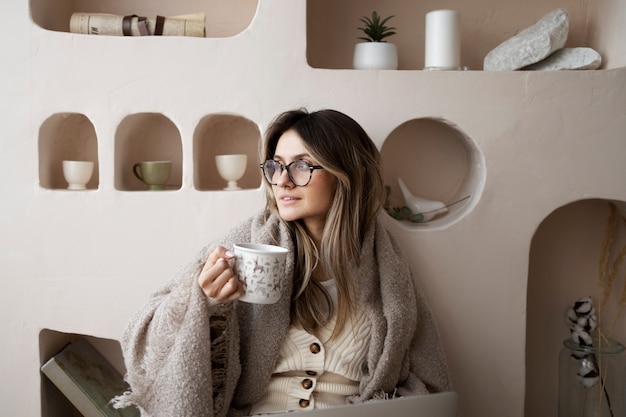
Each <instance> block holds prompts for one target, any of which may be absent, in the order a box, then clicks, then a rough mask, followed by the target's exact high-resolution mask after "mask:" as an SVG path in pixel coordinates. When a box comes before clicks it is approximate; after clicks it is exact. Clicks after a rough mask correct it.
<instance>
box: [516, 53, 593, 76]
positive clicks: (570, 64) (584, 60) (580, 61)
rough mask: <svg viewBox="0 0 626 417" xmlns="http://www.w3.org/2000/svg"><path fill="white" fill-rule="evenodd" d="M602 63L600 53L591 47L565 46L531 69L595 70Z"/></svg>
mask: <svg viewBox="0 0 626 417" xmlns="http://www.w3.org/2000/svg"><path fill="white" fill-rule="evenodd" d="M601 64H602V57H601V56H600V54H599V53H598V52H597V51H595V50H593V49H591V48H563V49H559V50H558V51H556V52H555V53H553V54H552V55H550V56H549V57H547V58H546V59H544V60H542V61H539V62H537V63H536V64H532V65H529V66H527V67H524V70H529V71H560V70H594V69H598V68H599V67H600V65H601Z"/></svg>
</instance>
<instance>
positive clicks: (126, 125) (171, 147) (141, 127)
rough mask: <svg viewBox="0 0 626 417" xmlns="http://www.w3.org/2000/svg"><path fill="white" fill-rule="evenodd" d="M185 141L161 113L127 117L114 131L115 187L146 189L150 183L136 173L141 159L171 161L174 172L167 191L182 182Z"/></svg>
mask: <svg viewBox="0 0 626 417" xmlns="http://www.w3.org/2000/svg"><path fill="white" fill-rule="evenodd" d="M182 159H183V157H182V141H181V135H180V132H179V130H178V128H177V127H176V126H175V125H174V123H173V122H172V121H171V120H170V119H168V118H167V117H166V116H164V115H163V114H160V113H136V114H132V115H129V116H126V117H125V118H124V120H122V122H121V123H120V125H119V126H118V128H117V131H116V133H115V188H116V189H117V190H121V191H146V190H147V189H148V186H147V185H146V184H144V183H143V182H141V181H140V180H139V179H138V178H136V177H135V175H134V174H133V165H134V164H135V163H137V162H141V161H171V162H172V172H171V175H170V178H169V180H168V182H167V184H166V186H165V189H166V190H174V189H180V187H181V184H182Z"/></svg>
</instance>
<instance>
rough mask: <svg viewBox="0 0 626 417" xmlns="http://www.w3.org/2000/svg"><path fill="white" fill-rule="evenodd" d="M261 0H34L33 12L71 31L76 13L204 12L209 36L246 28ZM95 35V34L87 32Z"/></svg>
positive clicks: (41, 22)
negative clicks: (71, 22) (71, 19)
mask: <svg viewBox="0 0 626 417" xmlns="http://www.w3.org/2000/svg"><path fill="white" fill-rule="evenodd" d="M258 2H259V0H229V1H223V0H184V1H167V0H152V1H125V0H104V1H100V0H53V1H50V0H30V15H31V18H32V20H33V22H34V23H35V24H36V25H38V26H39V27H41V28H43V29H47V30H52V31H56V32H69V30H70V29H69V28H70V18H71V16H72V13H75V12H86V13H111V14H116V15H120V16H127V15H135V14H136V15H139V16H145V17H156V16H157V15H160V16H178V15H184V14H191V13H196V12H204V14H205V16H206V23H205V29H206V37H207V38H224V37H231V36H235V35H237V34H239V33H241V32H243V31H244V30H245V29H246V28H247V27H248V26H250V24H251V23H252V20H253V19H254V16H255V14H256V10H257V6H258ZM86 36H94V35H86Z"/></svg>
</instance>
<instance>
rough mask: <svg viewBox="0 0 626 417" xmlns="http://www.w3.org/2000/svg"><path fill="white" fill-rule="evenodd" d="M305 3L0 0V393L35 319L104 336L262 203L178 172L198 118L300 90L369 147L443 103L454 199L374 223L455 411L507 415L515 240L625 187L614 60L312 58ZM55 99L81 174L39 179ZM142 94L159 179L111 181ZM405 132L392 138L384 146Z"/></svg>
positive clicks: (522, 287) (42, 325) (33, 353)
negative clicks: (174, 152)
mask: <svg viewBox="0 0 626 417" xmlns="http://www.w3.org/2000/svg"><path fill="white" fill-rule="evenodd" d="M542 7H543V6H542ZM306 9H307V6H306V2H305V1H304V0H297V1H294V0H271V1H269V0H261V1H260V3H259V9H258V11H257V14H256V17H255V18H254V20H253V22H252V25H251V26H250V27H249V28H248V29H247V30H245V31H243V32H242V33H240V34H238V35H237V36H234V37H229V38H222V39H179V38H163V39H123V38H104V37H97V38H94V37H88V36H78V35H70V34H67V33H63V32H56V31H48V30H45V29H42V28H41V27H39V26H37V25H35V24H34V23H33V22H32V21H31V19H30V17H29V12H28V5H27V4H25V2H22V1H18V0H10V1H6V2H4V3H3V5H2V6H0V10H2V13H0V39H2V41H1V42H2V50H3V60H2V66H1V67H0V71H1V73H0V75H1V76H0V93H1V94H0V96H1V97H2V100H0V110H1V111H2V115H3V116H2V118H1V120H2V127H3V129H2V136H1V137H0V141H1V143H2V147H1V149H2V154H0V155H1V156H0V158H1V160H0V181H2V186H3V187H2V189H3V192H4V197H3V198H2V199H1V201H2V202H1V203H0V208H1V210H2V211H1V214H2V215H1V216H0V231H1V233H0V268H1V274H0V279H1V280H2V287H3V291H2V302H1V303H0V313H1V314H2V317H3V319H4V320H3V321H2V323H1V324H0V332H1V334H2V344H3V353H4V355H3V357H2V359H0V372H1V373H2V374H3V375H9V376H10V379H7V380H5V382H3V383H2V386H1V388H2V389H0V404H2V406H3V413H6V415H16V416H18V415H19V416H37V415H40V409H41V404H40V376H39V372H38V368H39V365H40V363H41V360H42V358H41V351H42V350H47V349H50V346H47V347H46V346H44V347H41V346H39V336H40V332H41V330H42V329H51V330H54V331H57V332H65V333H78V334H87V335H92V336H96V337H101V338H106V339H114V340H115V339H118V338H119V336H120V332H121V330H122V328H123V326H124V324H125V322H126V320H127V318H128V316H129V315H130V314H132V313H133V312H134V311H135V310H136V309H137V308H138V307H139V306H140V305H141V304H142V303H143V302H144V301H145V299H146V297H147V296H148V294H149V293H150V292H151V291H152V290H154V289H155V288H156V287H157V286H158V285H159V284H161V283H163V282H165V281H166V280H167V279H168V278H169V277H170V276H171V275H172V274H173V273H174V272H175V270H176V269H177V268H178V267H179V266H180V265H181V264H182V263H183V262H186V261H187V260H188V259H190V257H191V256H192V255H193V254H194V253H195V251H196V250H197V249H199V248H200V247H201V246H202V245H203V244H204V242H206V241H207V240H208V239H210V238H212V237H213V236H215V235H216V234H218V233H220V232H222V231H224V230H225V229H226V228H228V227H229V225H231V224H232V223H234V222H236V221H238V220H240V219H243V218H245V217H246V216H248V215H250V214H251V213H253V212H255V211H256V210H257V208H258V207H260V206H261V205H262V200H263V192H262V189H256V188H252V189H248V190H244V191H241V192H235V193H224V192H218V191H200V190H197V189H196V188H195V187H194V185H193V181H194V154H193V149H194V142H193V138H194V132H195V130H196V128H197V126H198V125H199V124H200V123H201V121H202V120H203V119H204V118H205V117H206V116H207V115H211V114H215V113H230V114H235V115H241V116H242V117H244V118H246V119H248V120H251V121H253V122H255V123H256V124H258V127H259V129H260V130H261V131H263V130H264V129H265V127H266V126H267V124H268V123H269V121H270V120H271V118H272V117H273V116H274V115H275V114H277V113H278V112H280V111H283V110H285V109H288V108H293V107H297V106H301V105H305V106H307V107H309V108H311V109H317V108H321V107H334V108H337V109H339V110H342V111H345V112H347V113H348V114H350V115H352V116H353V117H355V118H356V119H357V120H359V121H360V122H361V123H362V124H363V126H364V127H365V128H366V130H367V131H368V132H369V133H370V134H371V135H372V137H373V138H374V140H375V141H376V143H377V144H378V145H379V146H380V147H381V148H383V145H384V144H385V140H386V138H387V137H388V136H389V135H390V134H391V132H393V131H394V129H396V128H397V127H398V126H400V125H402V124H403V123H405V122H407V121H411V120H414V119H423V118H433V119H438V120H446V121H449V122H450V123H453V124H454V125H455V126H456V127H457V128H458V129H459V130H460V131H461V132H462V133H463V134H464V135H466V137H467V138H469V139H470V140H471V141H473V142H474V143H475V144H476V146H477V148H478V149H479V150H480V152H481V154H482V156H483V157H484V170H485V178H484V183H483V184H482V188H481V189H478V190H477V191H475V193H474V196H473V198H474V200H473V203H472V206H471V210H468V211H467V212H465V213H464V215H462V216H458V217H457V218H456V220H455V221H454V222H450V223H446V222H445V221H444V222H441V223H439V225H438V227H424V228H420V229H419V230H414V229H411V228H407V227H406V226H405V225H402V224H399V223H397V222H395V221H392V220H390V219H386V223H387V224H388V226H389V228H390V230H391V231H392V232H393V233H394V234H395V235H396V236H397V237H398V239H399V240H400V241H401V243H402V245H403V247H404V248H405V250H406V252H407V253H408V254H409V255H410V260H411V264H412V267H413V268H414V270H415V271H416V273H417V275H418V277H419V282H420V284H421V286H422V287H423V289H424V291H425V293H426V296H427V297H428V300H429V301H430V303H431V305H432V308H433V310H434V312H435V315H436V318H437V320H438V322H439V324H440V327H441V334H442V338H443V343H444V347H445V350H446V353H447V355H448V357H449V361H450V368H451V372H452V378H453V382H454V385H455V388H456V389H457V391H458V392H459V393H460V396H461V402H460V414H461V416H470V417H471V416H476V417H478V416H515V417H519V416H522V415H524V403H525V380H526V328H527V323H526V313H527V311H528V306H527V281H528V274H529V256H530V251H531V242H532V239H533V236H534V235H535V232H536V230H537V228H538V226H539V225H540V224H541V223H542V222H543V220H544V219H545V218H546V217H547V216H548V215H549V214H550V213H552V212H553V211H554V210H556V209H558V208H559V207H561V206H564V205H566V204H568V203H570V202H573V201H577V200H581V199H589V198H596V197H599V198H608V199H615V200H624V199H625V198H626V195H625V194H626V189H624V187H623V184H622V181H621V178H623V177H624V173H625V170H626V165H624V154H625V151H626V145H625V144H624V140H623V138H624V135H623V132H624V131H625V130H626V115H625V114H626V112H624V110H625V109H626V72H625V70H624V69H623V68H620V67H615V66H613V69H608V70H602V71H592V72H562V73H528V72H505V73H486V72H482V71H467V72H437V73H430V72H429V73H425V72H422V71H390V72H376V71H358V72H357V71H352V70H330V69H315V68H311V67H310V66H309V65H308V64H307V61H306V53H307V52H306V51H307V39H306V32H307V29H306V23H307V22H306V20H307V19H306ZM415 19H416V20H421V19H422V17H421V16H416V17H415ZM622 22H623V20H622ZM612 48H613V47H612ZM615 62H617V63H620V62H621V63H623V56H622V55H621V54H619V55H617V56H616V57H615ZM59 112H77V113H81V114H84V115H85V116H86V117H87V118H88V119H89V120H90V121H91V123H92V124H93V126H94V130H95V133H96V135H97V139H98V141H97V143H98V163H99V167H100V171H99V185H98V189H97V190H92V191H88V192H81V193H70V192H67V191H64V190H54V189H46V188H43V187H41V186H40V185H39V174H38V167H39V158H40V157H41V156H40V155H39V151H40V150H39V148H38V142H39V137H38V135H39V129H40V127H41V125H42V124H43V123H44V122H45V121H46V120H47V119H48V118H49V117H50V115H52V114H55V113H59ZM143 112H154V113H160V114H163V115H164V116H165V117H167V118H168V119H169V120H171V122H172V123H173V124H174V126H175V127H176V128H177V130H178V132H179V133H180V141H181V153H182V157H181V170H182V173H181V178H180V181H181V185H180V188H179V189H177V190H174V191H167V192H163V193H144V192H136V191H121V190H118V189H116V187H115V169H116V168H115V166H116V165H115V149H116V148H115V138H116V133H117V127H118V126H119V125H120V123H121V122H122V121H123V120H124V119H125V117H127V116H128V115H132V114H137V113H143ZM418 133H419V132H418ZM419 152H420V148H419V146H411V147H410V148H409V149H407V152H406V153H405V155H404V159H402V160H400V161H398V163H399V164H412V163H414V160H413V159H412V157H411V156H412V155H415V154H419ZM433 181H436V178H433ZM418 182H419V181H417V182H416V183H418ZM594 245H595V243H594ZM584 278H585V277H580V279H584ZM573 279H574V278H573ZM555 294H559V291H556V292H555ZM559 297H560V295H559ZM560 301H564V300H560V299H559V300H558V301H555V304H557V302H560ZM533 302H534V301H533V300H532V299H530V300H528V305H532V304H533ZM568 302H569V301H568ZM557 308H558V307H556V306H555V310H556V309H557ZM555 331H556V330H555ZM48 343H50V341H48ZM530 401H531V402H532V401H533V400H532V399H531V400H530Z"/></svg>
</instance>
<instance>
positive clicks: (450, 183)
mask: <svg viewBox="0 0 626 417" xmlns="http://www.w3.org/2000/svg"><path fill="white" fill-rule="evenodd" d="M381 157H382V162H383V169H384V177H385V184H386V185H387V186H388V187H389V188H390V194H389V205H390V207H392V208H394V207H403V206H404V205H405V199H404V196H403V193H402V191H401V188H400V185H399V182H400V181H399V179H401V180H402V182H403V183H404V184H405V185H406V188H407V189H408V192H409V193H410V194H411V195H412V196H416V197H418V198H420V199H425V200H429V201H438V202H442V203H444V204H445V205H446V206H447V211H446V212H443V213H439V214H437V215H436V216H434V217H432V219H430V220H428V221H426V222H418V223H416V222H412V221H409V220H399V222H400V223H401V224H402V225H403V226H405V227H407V228H409V229H411V230H419V229H425V228H435V227H444V226H449V225H451V224H453V223H454V222H456V221H458V220H459V219H461V218H462V217H463V216H464V215H465V214H467V213H468V212H469V211H470V210H471V208H472V207H474V205H475V204H476V202H477V201H478V199H479V198H480V194H481V193H482V189H483V186H484V183H485V176H486V171H485V161H484V156H483V154H482V152H481V151H480V149H479V148H478V147H477V145H476V144H475V143H474V141H473V140H471V139H470V138H469V137H468V136H466V135H465V134H463V133H462V132H461V131H460V130H459V129H458V128H457V127H456V126H454V125H453V124H452V123H450V122H448V121H445V120H442V119H434V118H422V119H413V120H409V121H407V122H405V123H403V124H401V125H400V126H398V127H397V128H395V129H394V130H393V131H392V132H391V134H390V135H389V136H388V137H387V139H386V140H385V142H384V144H383V146H382V149H381Z"/></svg>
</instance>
